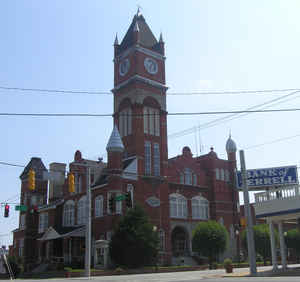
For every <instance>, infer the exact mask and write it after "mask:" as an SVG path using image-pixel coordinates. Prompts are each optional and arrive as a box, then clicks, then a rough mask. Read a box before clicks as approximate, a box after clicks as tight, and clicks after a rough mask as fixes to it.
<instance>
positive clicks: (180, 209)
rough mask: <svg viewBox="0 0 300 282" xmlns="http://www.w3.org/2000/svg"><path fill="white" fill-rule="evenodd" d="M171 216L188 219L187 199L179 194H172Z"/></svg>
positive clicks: (170, 197)
mask: <svg viewBox="0 0 300 282" xmlns="http://www.w3.org/2000/svg"><path fill="white" fill-rule="evenodd" d="M169 200H170V215H171V217H177V218H186V217H187V201H186V198H185V197H184V196H182V195H179V194H171V195H170V196H169Z"/></svg>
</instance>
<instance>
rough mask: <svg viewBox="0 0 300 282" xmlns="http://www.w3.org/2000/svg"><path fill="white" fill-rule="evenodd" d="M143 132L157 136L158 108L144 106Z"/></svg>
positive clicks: (158, 130)
mask: <svg viewBox="0 0 300 282" xmlns="http://www.w3.org/2000/svg"><path fill="white" fill-rule="evenodd" d="M144 133H146V134H150V135H155V136H159V135H160V134H159V133H160V127H159V110H158V109H154V108H150V107H144Z"/></svg>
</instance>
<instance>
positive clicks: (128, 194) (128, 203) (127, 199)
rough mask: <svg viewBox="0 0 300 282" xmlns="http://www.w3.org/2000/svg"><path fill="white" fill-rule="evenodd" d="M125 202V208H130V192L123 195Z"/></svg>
mask: <svg viewBox="0 0 300 282" xmlns="http://www.w3.org/2000/svg"><path fill="white" fill-rule="evenodd" d="M125 201H126V207H127V208H132V199H131V192H127V193H126V194H125Z"/></svg>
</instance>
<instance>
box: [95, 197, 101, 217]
mask: <svg viewBox="0 0 300 282" xmlns="http://www.w3.org/2000/svg"><path fill="white" fill-rule="evenodd" d="M101 216H103V196H98V197H96V198H95V217H101Z"/></svg>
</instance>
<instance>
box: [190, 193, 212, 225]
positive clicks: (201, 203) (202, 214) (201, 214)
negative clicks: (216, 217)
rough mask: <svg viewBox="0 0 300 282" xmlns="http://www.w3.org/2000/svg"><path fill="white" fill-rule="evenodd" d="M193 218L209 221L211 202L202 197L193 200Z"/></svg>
mask: <svg viewBox="0 0 300 282" xmlns="http://www.w3.org/2000/svg"><path fill="white" fill-rule="evenodd" d="M192 218H193V219H204V220H206V219H208V218H209V202H208V200H206V199H205V198H203V197H201V196H196V197H194V198H192Z"/></svg>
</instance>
